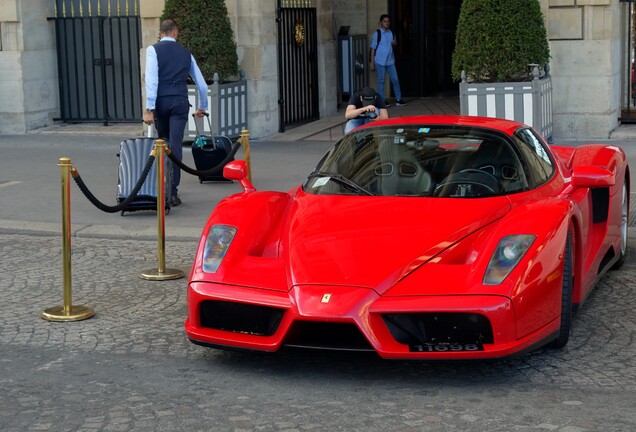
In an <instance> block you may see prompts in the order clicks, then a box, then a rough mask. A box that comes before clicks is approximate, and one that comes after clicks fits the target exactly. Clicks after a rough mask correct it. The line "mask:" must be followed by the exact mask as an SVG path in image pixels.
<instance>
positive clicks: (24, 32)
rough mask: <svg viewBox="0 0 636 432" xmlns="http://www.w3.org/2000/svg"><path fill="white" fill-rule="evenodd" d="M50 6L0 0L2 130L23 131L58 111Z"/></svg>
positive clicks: (43, 1) (36, 0)
mask: <svg viewBox="0 0 636 432" xmlns="http://www.w3.org/2000/svg"><path fill="white" fill-rule="evenodd" d="M52 8H53V2H51V1H47V0H0V76H1V79H0V100H2V101H3V102H2V104H0V133H3V134H21V133H25V132H27V131H29V130H32V129H36V128H39V127H43V126H46V125H48V124H50V123H51V122H52V120H53V118H54V117H56V116H57V115H59V100H58V84H57V57H56V50H55V26H54V23H53V21H47V20H46V18H47V17H50V16H52V15H53V9H52ZM25 12H28V13H25Z"/></svg>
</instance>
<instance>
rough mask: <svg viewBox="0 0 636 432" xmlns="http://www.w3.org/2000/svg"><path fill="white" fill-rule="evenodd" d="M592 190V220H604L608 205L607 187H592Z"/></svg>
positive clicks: (597, 221) (605, 219)
mask: <svg viewBox="0 0 636 432" xmlns="http://www.w3.org/2000/svg"><path fill="white" fill-rule="evenodd" d="M591 192H592V222H594V223H599V222H606V221H607V216H608V214H609V207H610V194H609V188H607V187H602V188H594V189H591Z"/></svg>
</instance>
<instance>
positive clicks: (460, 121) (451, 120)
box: [365, 115, 524, 135]
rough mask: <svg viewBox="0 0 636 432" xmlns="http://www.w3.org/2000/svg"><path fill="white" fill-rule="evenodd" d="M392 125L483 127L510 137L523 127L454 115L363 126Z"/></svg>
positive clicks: (393, 120)
mask: <svg viewBox="0 0 636 432" xmlns="http://www.w3.org/2000/svg"><path fill="white" fill-rule="evenodd" d="M392 124H430V125H453V126H468V127H483V128H488V129H495V130H498V131H501V132H504V133H506V134H508V135H512V134H513V133H514V131H516V130H517V129H519V128H520V127H522V126H524V124H523V123H519V122H515V121H512V120H506V119H500V118H494V117H478V116H456V115H432V116H428V115H422V116H408V117H392V118H390V119H387V120H378V121H375V122H372V123H369V124H367V125H365V126H366V127H373V126H382V125H392Z"/></svg>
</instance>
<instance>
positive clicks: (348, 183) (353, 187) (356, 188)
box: [309, 171, 373, 196]
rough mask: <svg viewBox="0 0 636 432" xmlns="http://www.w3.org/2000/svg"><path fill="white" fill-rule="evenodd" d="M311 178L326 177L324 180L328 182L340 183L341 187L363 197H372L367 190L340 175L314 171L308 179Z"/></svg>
mask: <svg viewBox="0 0 636 432" xmlns="http://www.w3.org/2000/svg"><path fill="white" fill-rule="evenodd" d="M313 177H326V178H329V180H333V181H335V182H336V183H340V184H341V185H343V186H345V187H347V188H349V189H351V190H353V191H355V192H360V193H363V194H365V195H371V196H372V195H373V194H372V193H371V192H369V191H368V190H366V189H365V188H363V187H362V186H360V185H359V184H357V183H355V182H354V181H352V180H350V179H348V178H347V177H345V176H343V175H342V174H336V173H330V172H325V171H314V172H312V173H311V174H309V178H313Z"/></svg>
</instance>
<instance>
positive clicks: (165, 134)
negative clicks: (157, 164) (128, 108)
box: [154, 96, 190, 196]
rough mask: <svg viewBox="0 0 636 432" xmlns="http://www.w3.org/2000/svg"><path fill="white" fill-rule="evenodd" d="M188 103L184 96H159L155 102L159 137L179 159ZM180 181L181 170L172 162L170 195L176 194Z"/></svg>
mask: <svg viewBox="0 0 636 432" xmlns="http://www.w3.org/2000/svg"><path fill="white" fill-rule="evenodd" d="M189 111H190V104H189V102H188V98H187V97H185V96H161V97H158V98H157V102H156V104H155V111H154V116H155V127H156V128H157V134H158V135H159V138H163V139H164V140H166V141H168V142H169V143H170V151H171V153H172V154H173V155H174V156H175V157H176V158H177V159H178V160H181V158H182V155H183V149H182V147H181V146H182V145H183V133H184V131H185V126H186V123H187V122H188V112H189ZM180 181H181V170H180V169H179V167H178V166H177V165H175V164H172V196H175V195H176V194H177V189H178V187H179V183H180Z"/></svg>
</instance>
